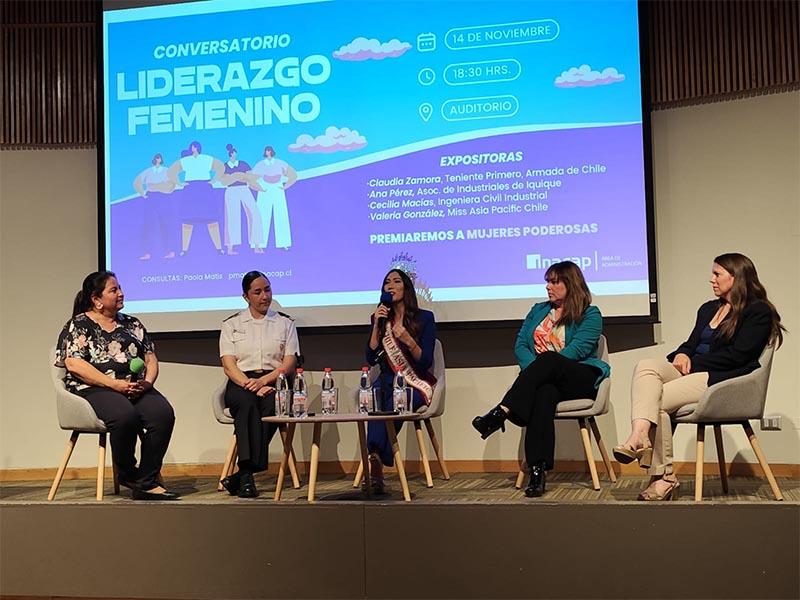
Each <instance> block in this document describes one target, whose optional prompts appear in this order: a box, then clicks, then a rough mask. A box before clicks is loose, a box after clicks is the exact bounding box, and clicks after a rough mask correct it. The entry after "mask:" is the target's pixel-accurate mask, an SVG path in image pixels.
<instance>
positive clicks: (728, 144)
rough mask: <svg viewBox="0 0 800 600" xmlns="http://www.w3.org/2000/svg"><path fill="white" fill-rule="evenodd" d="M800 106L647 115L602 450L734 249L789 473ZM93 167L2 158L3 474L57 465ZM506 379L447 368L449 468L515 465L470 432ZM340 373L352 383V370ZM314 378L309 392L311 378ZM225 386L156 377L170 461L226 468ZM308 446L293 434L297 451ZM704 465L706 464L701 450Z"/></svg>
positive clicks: (571, 455) (739, 452)
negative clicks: (743, 266) (642, 233)
mask: <svg viewBox="0 0 800 600" xmlns="http://www.w3.org/2000/svg"><path fill="white" fill-rule="evenodd" d="M799 104H800V93H796V92H795V93H787V94H779V95H771V96H762V97H757V98H751V99H747V100H740V101H735V102H726V103H717V104H708V105H702V106H695V107H689V108H682V109H676V110H668V111H661V112H656V113H654V115H653V139H654V146H653V153H654V171H655V191H656V201H657V238H658V247H657V250H658V270H659V277H660V302H661V318H662V322H663V324H662V326H661V334H662V338H663V344H662V345H661V346H658V347H655V348H643V349H640V350H631V351H626V352H618V353H615V354H613V355H612V356H611V364H612V368H613V372H614V379H613V385H612V409H611V412H610V413H609V414H608V415H606V416H604V417H602V418H601V419H600V428H601V431H602V433H603V435H604V437H605V440H606V443H607V445H608V446H611V445H613V444H614V443H615V442H616V440H619V439H624V438H625V436H626V435H627V432H628V429H629V425H628V421H629V418H630V405H629V401H630V393H629V384H630V374H631V372H632V369H633V366H634V365H635V364H636V362H637V361H638V360H640V359H641V358H645V357H650V356H661V355H664V354H665V353H666V352H667V351H669V350H671V349H673V348H674V347H675V346H676V345H677V344H678V343H680V342H681V341H682V340H683V339H684V337H685V336H686V335H687V334H688V332H689V330H690V328H691V325H692V324H693V320H694V315H695V311H696V308H697V306H698V305H699V303H700V302H701V301H703V300H704V299H706V298H708V297H710V295H711V294H710V291H709V286H708V284H707V278H708V275H709V271H710V267H711V261H712V259H713V257H714V256H715V255H716V254H718V253H721V252H724V251H731V250H735V251H741V252H743V253H745V254H747V255H749V256H750V257H751V258H752V259H753V260H754V261H755V263H756V265H757V266H758V268H759V273H760V275H761V278H762V280H763V281H764V282H765V284H766V285H767V288H768V290H769V293H770V297H771V298H772V299H773V301H774V302H775V304H776V305H777V306H778V308H779V310H780V312H781V315H782V317H783V322H784V324H785V325H786V327H787V328H788V329H789V331H790V333H789V335H788V336H787V338H786V342H785V344H784V346H783V348H782V349H781V350H780V351H779V352H778V353H777V354H776V357H775V362H774V366H773V376H772V380H771V384H770V390H769V399H768V403H767V412H768V413H770V414H780V415H783V430H782V431H779V432H763V433H762V434H761V436H760V439H761V444H762V447H763V448H764V450H765V452H766V454H767V457H768V458H769V460H770V461H771V462H774V463H795V464H796V463H800V435H798V429H800V409H799V408H798V401H797V400H798V397H797V390H798V388H800V385H799V384H800V381H798V371H800V369H798V366H800V356H799V354H798V340H799V339H800V274H799V273H798V271H799V270H800V269H799V268H798V265H800V243H799V235H798V233H799V230H800V216H799V215H798V213H799V212H800V174H799V167H798V165H800V149H799V148H798V143H799V142H798V140H800V117H799V116H798V110H797V107H798V105H799ZM95 169H96V162H95V152H94V151H77V150H76V151H37V152H4V153H2V155H0V332H1V333H0V336H1V339H0V469H16V468H38V467H54V466H56V465H57V464H58V461H59V460H60V458H61V455H62V453H63V447H64V442H65V441H66V438H67V435H66V433H63V432H61V431H60V430H59V429H58V426H57V421H56V414H55V406H54V394H53V391H52V388H51V385H50V382H49V375H48V366H47V353H48V350H49V348H50V347H51V345H53V344H54V342H55V339H56V336H57V334H58V331H59V328H60V327H61V326H62V325H63V323H64V322H65V320H66V319H67V316H68V313H69V309H70V307H71V302H72V297H73V294H74V293H75V291H76V289H77V287H78V285H79V283H80V281H81V280H82V278H83V277H84V275H85V274H86V273H87V272H89V271H91V270H93V269H94V268H95V267H96V264H97V251H96V234H95V228H96V219H97V215H96V205H95V197H96V195H95ZM121 276H122V279H123V283H124V274H121ZM511 343H512V340H509V344H511ZM446 354H447V348H445V355H446ZM515 372H516V368H515V367H513V366H509V367H491V368H482V369H450V370H448V373H447V376H448V382H447V383H448V388H447V413H446V415H445V418H444V419H443V423H442V427H443V429H444V431H443V439H444V443H445V447H446V455H447V458H450V459H454V460H479V459H500V458H502V459H514V458H516V457H517V456H518V455H519V451H520V444H519V435H518V433H517V431H516V430H515V429H513V428H512V429H511V430H510V431H509V432H508V433H506V434H505V435H494V436H492V437H491V438H490V439H489V440H488V441H487V442H485V443H484V442H482V441H481V440H480V438H479V437H478V436H477V434H475V433H474V432H473V430H472V429H471V428H470V426H469V421H470V420H471V419H472V417H473V416H474V415H476V414H479V413H483V412H485V411H486V410H487V409H488V408H489V406H491V405H492V404H493V403H494V402H496V401H497V400H498V399H499V396H500V394H501V393H502V391H503V390H504V389H506V388H507V386H508V385H509V384H510V382H511V381H512V380H513V377H514V375H515ZM343 375H344V377H343V379H344V380H345V381H344V383H345V384H346V385H350V386H353V385H354V383H355V378H356V373H355V372H349V373H345V374H343ZM313 377H314V379H315V380H316V381H319V374H316V373H315V374H313ZM221 378H222V374H221V370H220V369H218V368H215V367H201V366H192V365H180V364H169V363H168V364H164V365H163V366H162V374H161V377H160V379H159V384H158V385H159V388H160V389H161V390H162V391H163V392H164V393H165V394H166V395H167V396H168V397H169V399H170V400H171V402H172V403H173V405H174V407H175V412H176V414H177V419H178V422H177V427H176V430H175V435H174V438H173V442H172V445H171V447H170V451H169V453H168V455H167V459H166V460H167V462H170V463H208V462H221V461H222V459H223V457H224V452H225V449H226V447H227V444H228V441H229V439H230V438H229V436H230V429H229V428H225V427H222V426H220V425H218V424H217V423H216V421H215V420H214V419H213V417H212V414H211V410H210V406H209V393H210V390H212V389H213V388H214V387H215V386H216V385H217V384H218V383H219V382H220V381H221ZM692 433H693V432H692V431H691V428H688V427H682V428H680V429H679V430H678V433H677V439H676V444H675V448H676V459H677V460H693V459H694V454H693V438H692ZM310 435H311V432H310V430H309V431H303V432H302V437H303V439H304V443H303V445H302V447H303V449H304V451H303V452H302V454H303V455H304V454H305V451H307V449H308V447H309V446H310V439H307V438H310ZM412 435H413V431H412V430H410V428H408V430H404V431H403V433H402V435H401V440H405V442H411V441H412V438H411V436H412ZM725 438H726V439H725V441H726V447H727V455H728V457H729V459H730V458H734V459H735V460H744V461H747V462H755V458H754V456H753V454H752V452H751V451H750V448H749V446H748V444H747V441H746V439H745V437H744V434H743V433H742V432H741V431H739V430H736V429H734V428H731V429H730V430H729V431H727V432H726V434H725ZM95 448H96V444H95V443H94V442H89V441H88V440H86V441H82V442H79V445H78V448H77V450H76V452H75V454H74V455H73V459H72V462H71V465H72V466H91V465H93V464H94V461H95V460H96V450H95ZM296 448H297V449H298V450H299V449H300V444H296ZM275 449H277V445H276V444H273V450H275ZM337 452H338V456H339V458H341V459H343V460H354V459H355V458H356V454H357V452H356V435H355V431H354V430H351V428H348V427H340V428H339V430H336V429H334V428H329V429H327V430H326V431H325V432H324V433H323V439H322V458H323V460H326V459H327V460H332V459H333V457H334V456H335V454H336V453H337ZM556 452H557V456H558V458H562V459H580V458H581V457H582V450H581V446H580V443H579V437H578V435H577V433H576V431H575V430H574V424H572V423H564V424H559V435H558V447H557V450H556ZM410 456H411V457H415V456H416V451H415V450H414V451H412V452H411V453H410ZM707 456H708V458H707V460H714V458H713V451H710V452H709V453H708V455H707Z"/></svg>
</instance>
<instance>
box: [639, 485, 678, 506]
mask: <svg viewBox="0 0 800 600" xmlns="http://www.w3.org/2000/svg"><path fill="white" fill-rule="evenodd" d="M657 481H666V482H667V483H669V484H670V486H669V487H668V488H667V489H666V490H664V492H662V493H661V494H658V493H656V488H655V487H654V486H655V483H656V482H655V481H654V482H653V483H651V484H650V485H648V486H647V488H646V489H644V490H642V491H641V492H639V495H638V496H636V499H637V500H639V501H641V502H662V501H667V500H677V499H678V488H679V487H681V484H680V482H679V481H678V480H677V479H676V480H675V481H670V480H668V479H664V480H662V479H659V480H657Z"/></svg>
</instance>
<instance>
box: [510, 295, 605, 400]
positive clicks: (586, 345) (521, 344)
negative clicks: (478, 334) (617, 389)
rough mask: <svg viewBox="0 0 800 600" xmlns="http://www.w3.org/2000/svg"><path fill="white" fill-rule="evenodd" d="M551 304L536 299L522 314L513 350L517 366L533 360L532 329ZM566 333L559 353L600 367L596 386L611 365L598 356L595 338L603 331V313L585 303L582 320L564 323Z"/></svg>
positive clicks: (534, 356)
mask: <svg viewBox="0 0 800 600" xmlns="http://www.w3.org/2000/svg"><path fill="white" fill-rule="evenodd" d="M551 308H552V307H551V306H550V303H549V302H539V303H538V304H534V305H533V308H531V310H530V312H529V313H528V316H527V317H525V322H524V323H523V324H522V328H520V330H519V333H518V334H517V343H516V344H514V354H516V356H517V362H518V363H519V368H520V370H522V369H525V368H526V367H527V366H528V365H529V364H531V363H532V362H533V361H535V360H536V352H535V351H534V349H533V331H534V329H536V328H537V327H538V326H539V323H541V322H542V321H544V318H545V317H546V316H547V313H549V312H550V309H551ZM565 333H566V335H565V336H564V337H565V339H564V343H565V345H564V349H563V350H561V352H559V354H561V355H562V356H566V357H567V358H571V359H572V360H576V361H578V362H579V363H582V364H584V365H589V366H591V367H596V368H598V369H600V371H601V372H602V374H601V375H600V377H598V378H597V380H596V381H595V382H594V387H595V388H597V387H599V386H600V382H601V381H603V379H605V378H606V377H608V376H609V375H610V374H611V367H610V366H609V365H608V363H605V362H603V361H602V360H600V359H599V358H597V340H599V339H600V334H601V333H603V317H602V315H601V314H600V310H599V309H598V308H597V307H596V306H592V305H590V306H587V307H586V310H585V311H583V319H581V322H580V323H570V324H569V325H567V330H566V332H565Z"/></svg>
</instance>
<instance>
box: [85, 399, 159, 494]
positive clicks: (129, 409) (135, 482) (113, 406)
mask: <svg viewBox="0 0 800 600" xmlns="http://www.w3.org/2000/svg"><path fill="white" fill-rule="evenodd" d="M77 393H78V395H80V396H83V397H84V398H86V400H87V401H88V402H89V404H91V405H92V408H93V409H94V412H95V413H96V414H97V416H98V417H99V418H100V419H101V420H102V421H103V422H104V423H105V424H106V427H107V428H108V431H109V433H110V434H111V450H112V452H113V459H114V464H116V465H117V471H118V472H119V476H120V478H121V479H123V480H124V481H126V482H127V483H128V484H130V485H132V486H134V487H137V488H139V489H142V490H149V489H152V488H154V487H156V486H157V485H158V484H157V483H156V478H157V477H158V474H159V472H160V471H161V465H162V463H163V462H164V455H165V454H166V453H167V448H168V447H169V440H170V438H171V437H172V429H173V428H174V426H175V413H174V412H173V410H172V406H171V405H170V403H169V402H168V401H167V399H166V398H165V397H164V396H162V395H161V394H160V393H159V392H158V390H156V389H155V388H152V389H150V390H148V391H147V392H145V393H144V394H142V395H141V396H140V397H139V398H136V399H135V400H131V399H130V398H128V397H127V396H125V395H124V394H120V393H119V392H115V391H114V390H110V389H108V388H102V387H94V386H92V387H89V388H86V389H85V390H80V391H79V392H77ZM140 435H141V438H142V458H141V460H140V461H139V467H138V468H137V467H136V455H135V450H136V440H137V438H139V436H140Z"/></svg>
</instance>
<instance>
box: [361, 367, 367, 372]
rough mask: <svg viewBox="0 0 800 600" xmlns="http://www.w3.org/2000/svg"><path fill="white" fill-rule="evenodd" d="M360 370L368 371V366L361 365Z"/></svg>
mask: <svg viewBox="0 0 800 600" xmlns="http://www.w3.org/2000/svg"><path fill="white" fill-rule="evenodd" d="M361 370H362V371H369V367H361Z"/></svg>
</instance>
